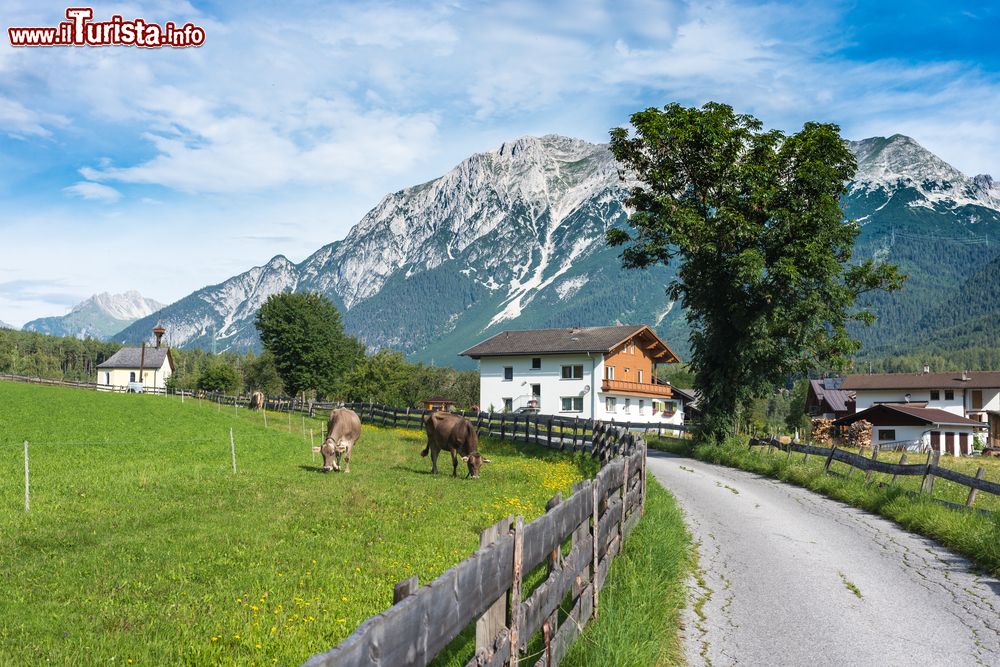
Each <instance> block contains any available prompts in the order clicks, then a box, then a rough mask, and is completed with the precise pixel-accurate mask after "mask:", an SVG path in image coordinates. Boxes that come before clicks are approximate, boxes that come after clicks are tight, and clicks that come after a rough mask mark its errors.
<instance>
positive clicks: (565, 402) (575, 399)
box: [562, 396, 583, 412]
mask: <svg viewBox="0 0 1000 667" xmlns="http://www.w3.org/2000/svg"><path fill="white" fill-rule="evenodd" d="M562 411H563V412H583V396H563V398H562Z"/></svg>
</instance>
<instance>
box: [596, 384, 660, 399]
mask: <svg viewBox="0 0 1000 667" xmlns="http://www.w3.org/2000/svg"><path fill="white" fill-rule="evenodd" d="M601 391H604V392H609V391H610V392H617V393H621V394H637V395H639V396H656V397H662V398H670V397H671V396H673V395H674V394H673V391H672V390H671V388H670V385H669V384H650V383H647V382H628V381H626V380H604V381H603V382H602V383H601Z"/></svg>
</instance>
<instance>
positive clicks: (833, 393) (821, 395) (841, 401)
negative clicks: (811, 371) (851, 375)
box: [809, 380, 854, 412]
mask: <svg viewBox="0 0 1000 667" xmlns="http://www.w3.org/2000/svg"><path fill="white" fill-rule="evenodd" d="M809 384H810V385H811V386H812V390H813V393H814V394H816V398H817V399H819V400H821V401H823V400H825V401H826V404H827V405H829V406H830V409H831V410H833V411H834V412H846V411H847V402H848V401H850V400H852V399H853V398H854V392H853V391H847V390H845V389H827V388H826V387H825V386H824V381H823V380H809Z"/></svg>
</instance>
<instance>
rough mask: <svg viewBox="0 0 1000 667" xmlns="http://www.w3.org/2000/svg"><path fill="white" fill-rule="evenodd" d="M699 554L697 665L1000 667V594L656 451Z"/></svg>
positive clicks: (934, 555) (994, 583)
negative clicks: (942, 666)
mask: <svg viewBox="0 0 1000 667" xmlns="http://www.w3.org/2000/svg"><path fill="white" fill-rule="evenodd" d="M649 471H650V472H651V473H652V474H653V475H655V476H656V478H657V479H658V480H659V481H660V482H661V483H662V484H663V485H664V486H665V487H666V488H667V489H669V490H670V492H671V493H673V494H674V496H676V497H677V500H678V501H679V503H680V505H681V507H682V508H683V510H684V512H685V515H686V522H687V525H688V528H689V530H690V531H691V533H692V536H693V538H694V541H695V543H696V544H697V546H698V553H699V576H697V577H694V578H693V580H692V582H691V598H690V600H689V604H688V609H687V612H686V614H687V618H686V621H685V631H684V633H685V637H684V641H685V649H686V653H687V657H688V664H689V665H692V666H694V665H715V666H716V667H719V666H720V665H734V664H742V665H806V666H808V667H819V666H820V665H838V666H843V665H880V666H883V665H885V666H888V665H907V666H912V665H948V666H949V667H958V666H960V665H992V666H996V665H1000V581H998V580H997V579H995V578H992V577H988V576H982V575H979V574H977V573H975V572H974V571H973V568H972V565H971V564H970V563H969V561H967V560H966V559H964V558H962V557H959V556H956V555H955V554H953V553H950V552H949V551H947V550H946V549H944V548H943V547H941V546H938V545H937V544H935V543H934V542H932V541H931V540H928V539H926V538H923V537H920V536H917V535H913V534H911V533H908V532H906V531H904V530H902V529H901V528H899V527H897V526H896V525H895V524H893V523H892V522H890V521H888V520H886V519H883V518H881V517H878V516H875V515H872V514H869V513H868V512H865V511H863V510H859V509H855V508H852V507H849V506H846V505H843V504H841V503H839V502H837V501H835V500H830V499H828V498H825V497H823V496H820V495H817V494H815V493H812V492H810V491H807V490H805V489H802V488H799V487H795V486H791V485H788V484H784V483H782V482H778V481H775V480H772V479H768V478H765V477H761V476H759V475H755V474H753V473H748V472H744V471H741V470H735V469H732V468H726V467H722V466H715V465H711V464H707V463H702V462H700V461H695V460H692V459H686V458H680V457H674V456H671V455H669V454H661V453H659V452H653V451H651V452H650V454H649Z"/></svg>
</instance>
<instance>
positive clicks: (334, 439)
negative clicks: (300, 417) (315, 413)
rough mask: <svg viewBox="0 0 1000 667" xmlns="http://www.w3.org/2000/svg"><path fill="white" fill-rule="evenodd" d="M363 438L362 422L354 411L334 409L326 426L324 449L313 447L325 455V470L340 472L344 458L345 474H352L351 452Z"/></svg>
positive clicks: (315, 450)
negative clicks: (342, 458)
mask: <svg viewBox="0 0 1000 667" xmlns="http://www.w3.org/2000/svg"><path fill="white" fill-rule="evenodd" d="M360 436H361V420H360V419H359V418H358V415H357V413H356V412H354V410H351V409H349V408H334V409H333V410H332V411H331V412H330V421H329V422H328V423H327V425H326V440H324V441H323V446H322V447H313V451H314V452H321V453H322V454H323V470H324V471H325V472H330V471H331V470H336V471H338V472H339V471H340V457H341V455H343V456H344V472H351V450H352V449H353V448H354V443H355V442H357V441H358V438H359V437H360Z"/></svg>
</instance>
